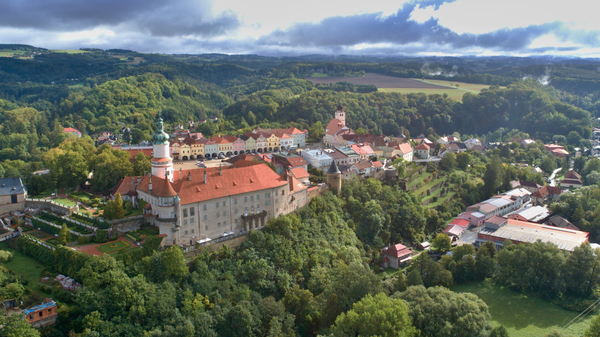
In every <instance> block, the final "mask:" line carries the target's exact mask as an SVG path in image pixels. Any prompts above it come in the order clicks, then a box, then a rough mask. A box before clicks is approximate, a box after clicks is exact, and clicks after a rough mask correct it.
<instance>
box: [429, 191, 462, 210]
mask: <svg viewBox="0 0 600 337" xmlns="http://www.w3.org/2000/svg"><path fill="white" fill-rule="evenodd" d="M455 194H456V192H449V193H448V194H446V195H445V196H443V197H442V198H440V199H438V201H436V202H432V203H430V204H427V205H425V207H427V208H433V207H437V206H439V205H440V204H442V203H444V202H446V200H448V199H450V198H452V197H453V196H454V195H455Z"/></svg>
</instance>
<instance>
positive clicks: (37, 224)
mask: <svg viewBox="0 0 600 337" xmlns="http://www.w3.org/2000/svg"><path fill="white" fill-rule="evenodd" d="M31 224H32V225H33V227H35V228H40V229H41V230H42V232H46V233H48V234H57V235H59V234H60V230H61V228H56V227H54V226H50V225H48V224H47V223H45V222H41V221H40V220H38V219H35V218H32V219H31ZM67 227H68V225H67ZM78 237H79V236H77V235H75V234H73V233H71V242H75V241H77V238H78Z"/></svg>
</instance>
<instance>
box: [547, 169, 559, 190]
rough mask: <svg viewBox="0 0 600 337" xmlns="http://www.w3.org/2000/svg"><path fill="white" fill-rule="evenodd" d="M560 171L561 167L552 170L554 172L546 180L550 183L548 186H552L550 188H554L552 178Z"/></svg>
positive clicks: (554, 184)
mask: <svg viewBox="0 0 600 337" xmlns="http://www.w3.org/2000/svg"><path fill="white" fill-rule="evenodd" d="M560 170H562V167H559V168H557V169H556V170H554V171H553V172H552V174H551V175H550V177H549V178H548V180H549V181H550V186H552V187H554V186H556V183H555V181H554V176H556V174H557V173H558V172H559V171H560Z"/></svg>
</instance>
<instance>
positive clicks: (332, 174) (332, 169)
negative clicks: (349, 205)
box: [325, 160, 342, 194]
mask: <svg viewBox="0 0 600 337" xmlns="http://www.w3.org/2000/svg"><path fill="white" fill-rule="evenodd" d="M325 173H327V185H329V190H331V191H332V192H333V193H334V194H335V193H340V192H342V172H340V170H339V169H338V167H337V164H336V163H335V160H333V161H331V166H329V170H327V172H325Z"/></svg>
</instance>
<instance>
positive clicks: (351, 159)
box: [335, 146, 360, 165]
mask: <svg viewBox="0 0 600 337" xmlns="http://www.w3.org/2000/svg"><path fill="white" fill-rule="evenodd" d="M335 149H336V150H337V151H340V152H341V153H343V154H345V155H346V157H347V159H346V161H345V162H344V163H343V164H344V165H352V164H354V163H357V162H359V161H360V156H359V155H358V153H356V152H354V150H352V148H351V147H347V146H338V147H336V148H335Z"/></svg>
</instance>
